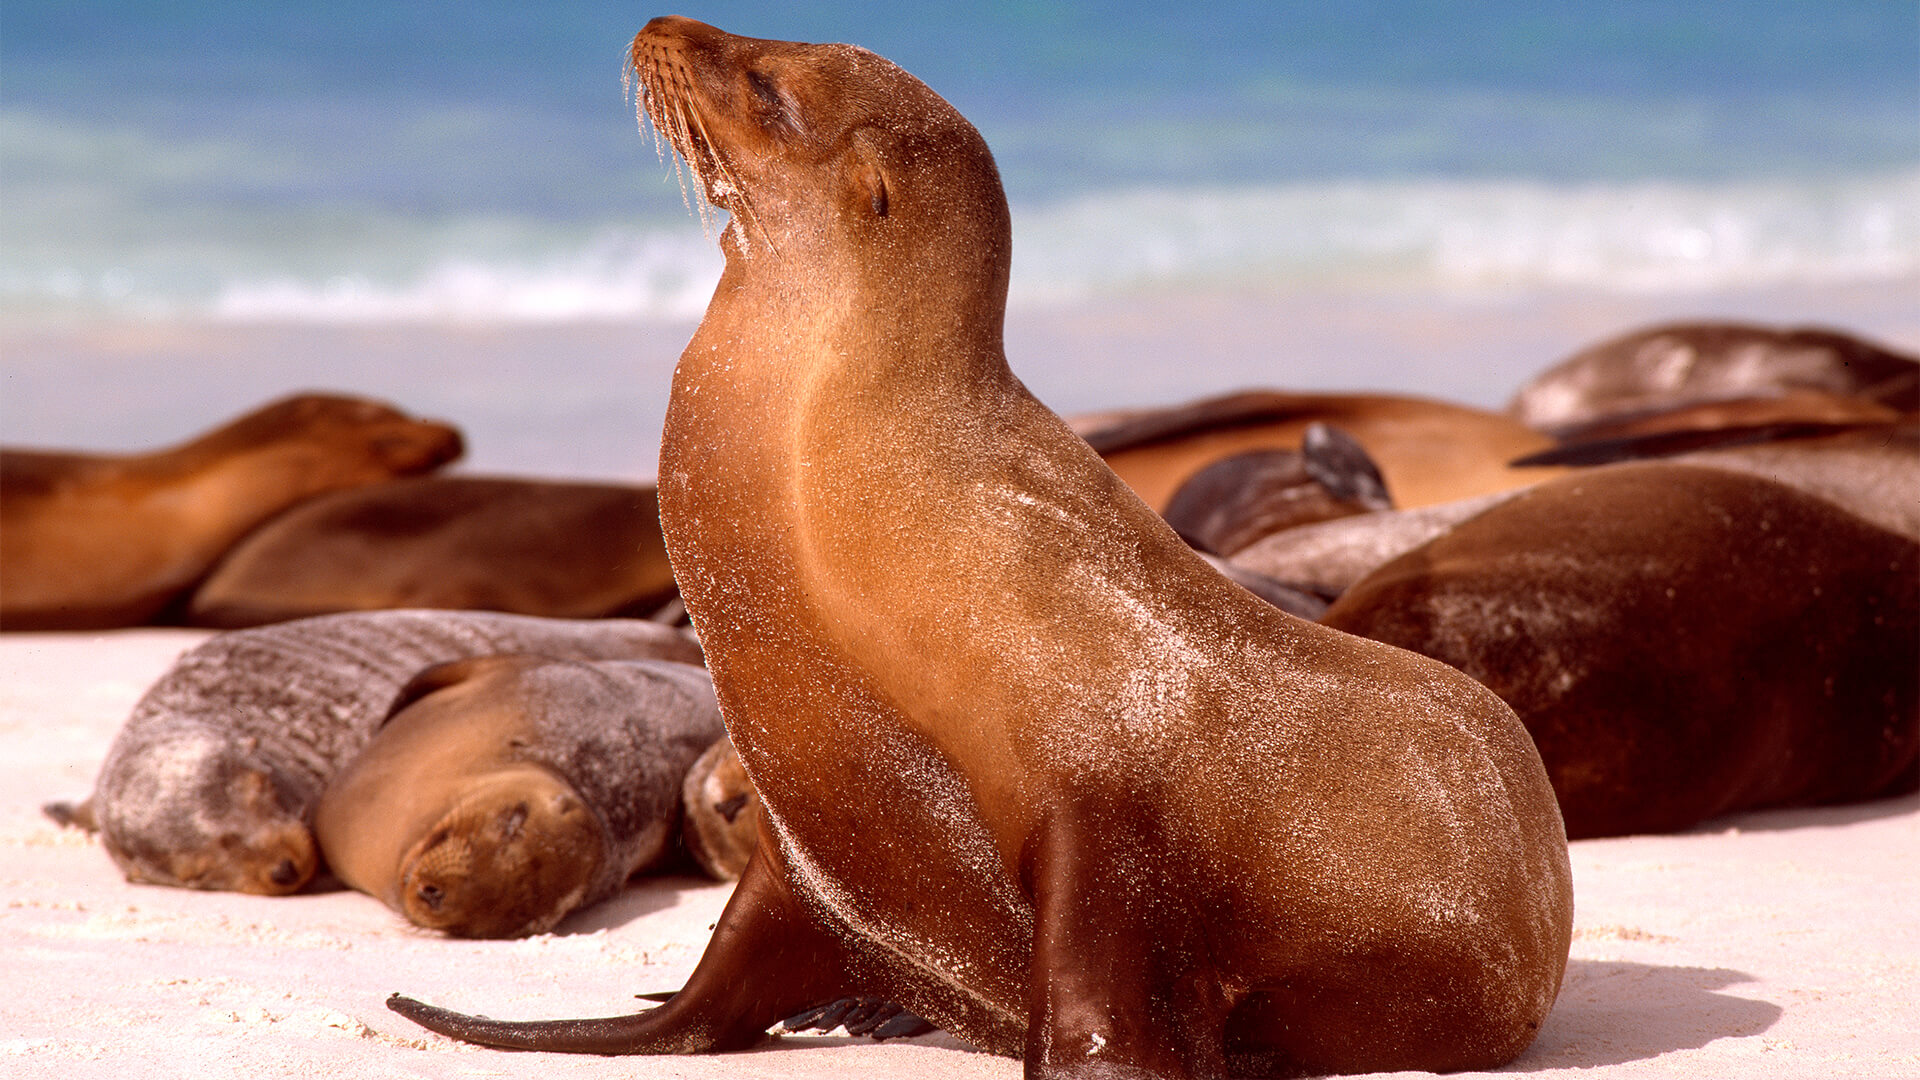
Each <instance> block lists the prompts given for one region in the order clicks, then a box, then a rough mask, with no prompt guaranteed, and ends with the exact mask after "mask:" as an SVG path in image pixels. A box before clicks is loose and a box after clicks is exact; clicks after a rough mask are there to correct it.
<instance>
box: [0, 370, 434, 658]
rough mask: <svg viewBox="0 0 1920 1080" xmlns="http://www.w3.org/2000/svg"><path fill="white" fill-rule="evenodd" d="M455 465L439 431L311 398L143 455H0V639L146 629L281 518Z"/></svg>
mask: <svg viewBox="0 0 1920 1080" xmlns="http://www.w3.org/2000/svg"><path fill="white" fill-rule="evenodd" d="M460 452H461V444H460V433H459V432H457V431H455V430H454V429H453V428H451V427H448V426H447V425H445V424H439V423H433V422H430V421H425V420H415V419H413V418H412V417H409V416H406V415H404V414H402V413H400V412H398V411H396V410H394V409H391V408H389V407H387V406H385V405H381V404H378V403H376V402H372V401H363V400H360V399H358V398H346V397H335V396H330V395H322V394H302V395H299V396H297V397H291V398H287V399H285V400H283V401H278V402H275V403H273V404H271V405H268V406H265V407H264V408H261V409H257V410H255V411H253V412H251V413H248V414H247V415H245V416H242V417H240V418H239V419H237V420H234V421H232V422H231V423H228V424H226V425H223V426H222V427H219V428H216V429H215V430H213V431H211V432H208V433H207V434H205V435H202V436H200V437H199V438H196V439H194V440H192V441H190V442H186V443H183V444H181V445H179V446H176V447H173V448H171V449H167V450H157V451H154V452H152V453H148V454H79V453H65V452H54V451H43V450H23V449H7V450H4V451H0V627H4V628H6V629H8V630H88V629H102V628H107V627H116V626H137V625H140V624H142V623H146V622H149V621H151V620H153V619H154V618H155V617H156V616H158V615H160V614H161V613H162V612H163V611H164V610H165V609H166V608H167V606H168V605H169V604H170V603H172V602H173V601H175V600H176V599H178V598H179V597H180V596H182V595H184V594H185V593H186V592H187V590H188V589H190V588H192V587H193V585H194V583H195V582H197V581H199V580H200V578H201V577H202V576H203V575H204V574H205V573H206V572H207V570H208V568H210V567H211V566H212V565H213V563H214V561H215V560H216V559H218V558H219V557H220V556H221V555H223V554H225V553H226V551H227V549H228V548H230V547H232V546H233V543H234V541H236V540H238V539H239V538H240V537H242V536H244V535H245V534H246V533H247V532H248V531H249V530H251V529H252V528H254V527H255V526H257V525H259V524H260V523H261V522H263V521H265V520H267V519H268V518H270V517H272V516H273V515H275V514H277V513H279V512H280V511H282V510H284V509H286V508H287V507H289V506H292V505H293V504H295V503H297V502H299V501H301V500H302V499H306V498H309V497H311V496H314V495H318V494H321V493H322V492H328V491H335V490H338V489H341V488H349V487H355V486H357V485H361V484H370V483H374V482H377V481H381V480H391V479H393V478H394V477H396V476H406V475H409V474H412V473H418V472H424V471H426V470H429V469H433V468H437V467H439V466H441V465H444V464H446V463H447V462H449V461H452V460H453V459H454V458H457V457H459V456H460Z"/></svg>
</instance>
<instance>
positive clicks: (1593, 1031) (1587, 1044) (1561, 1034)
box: [1499, 960, 1781, 1072]
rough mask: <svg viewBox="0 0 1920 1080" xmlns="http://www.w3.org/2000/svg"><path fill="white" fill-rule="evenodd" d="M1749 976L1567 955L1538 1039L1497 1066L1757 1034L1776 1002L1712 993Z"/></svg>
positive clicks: (1581, 1059) (1695, 1045) (1637, 1056)
mask: <svg viewBox="0 0 1920 1080" xmlns="http://www.w3.org/2000/svg"><path fill="white" fill-rule="evenodd" d="M1753 981H1754V978H1753V976H1751V975H1748V974H1746V973H1744V972H1740V971H1732V970H1729V969H1727V968H1697V967H1665V966H1662V965H1659V964H1631V963H1622V962H1616V961H1608V960H1569V961H1567V975H1566V978H1565V979H1564V980H1563V981H1562V982H1561V984H1560V999H1559V1000H1558V1001H1557V1002H1556V1003H1555V1004H1554V1007H1553V1013H1552V1014H1551V1015H1549V1016H1548V1017H1547V1022H1546V1024H1545V1025H1544V1026H1542V1027H1541V1029H1540V1037H1539V1039H1537V1040H1535V1042H1534V1044H1533V1045H1532V1046H1531V1047H1529V1048H1528V1049H1527V1052H1526V1053H1524V1054H1522V1055H1520V1057H1519V1058H1518V1059H1516V1060H1515V1061H1514V1062H1513V1063H1512V1064H1510V1065H1508V1066H1506V1068H1504V1069H1501V1070H1499V1071H1501V1072H1537V1071H1540V1070H1543V1069H1566V1068H1575V1069H1592V1068H1599V1067H1601V1066H1606V1065H1621V1064H1625V1063H1626V1062H1629V1061H1642V1060H1645V1059H1647V1058H1654V1057H1659V1056H1660V1055H1662V1054H1666V1053H1671V1052H1673V1051H1675V1050H1697V1049H1699V1048H1700V1047H1702V1046H1705V1045H1707V1044H1708V1043H1710V1042H1713V1041H1714V1040H1715V1039H1738V1038H1745V1037H1747V1036H1751V1035H1758V1034H1759V1033H1761V1032H1763V1031H1765V1030H1767V1029H1768V1028H1770V1027H1772V1026H1773V1024H1774V1021H1776V1020H1778V1019H1780V1012H1781V1010H1780V1006H1778V1005H1775V1004H1773V1003H1772V1002H1768V1001H1753V1000H1751V999H1748V998H1743V997H1736V996H1734V995H1732V994H1722V993H1717V992H1716V991H1720V990H1724V989H1726V988H1727V987H1730V986H1738V985H1739V984H1741V983H1750V982H1753Z"/></svg>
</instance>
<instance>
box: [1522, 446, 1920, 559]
mask: <svg viewBox="0 0 1920 1080" xmlns="http://www.w3.org/2000/svg"><path fill="white" fill-rule="evenodd" d="M1646 459H1658V460H1667V461H1673V462H1684V463H1690V464H1695V465H1708V466H1712V467H1714V468H1719V469H1731V470H1733V471H1735V472H1745V473H1752V474H1753V475H1756V476H1764V477H1766V478H1768V479H1770V480H1776V481H1779V482H1780V483H1783V484H1786V485H1788V486H1789V487H1796V488H1799V489H1800V490H1802V491H1805V492H1807V493H1808V494H1810V495H1818V496H1820V497H1821V498H1824V499H1829V500H1831V501H1833V502H1836V503H1838V504H1840V505H1841V506H1842V507H1845V508H1846V509H1847V510H1849V511H1851V512H1852V513H1854V514H1857V515H1859V516H1860V517H1863V518H1865V519H1867V520H1868V521H1870V522H1873V523H1874V524H1876V525H1879V526H1881V527H1883V528H1888V529H1892V530H1893V531H1895V532H1897V533H1900V534H1901V535H1902V536H1906V537H1908V538H1910V539H1920V423H1916V422H1915V421H1914V420H1912V419H1905V420H1900V421H1896V422H1892V423H1850V424H1839V423H1834V424H1812V423H1788V424H1784V425H1772V424H1762V425H1758V426H1754V427H1733V428H1717V429H1708V430H1679V431H1657V432H1651V433H1648V434H1644V435H1629V436H1622V437H1618V438H1602V439H1595V440H1592V441H1588V442H1570V443H1565V444H1562V445H1560V446H1558V447H1555V448H1554V449H1552V450H1547V451H1543V452H1541V453H1538V454H1533V455H1530V456H1529V457H1526V458H1522V459H1521V460H1520V462H1518V463H1519V464H1526V463H1530V462H1534V461H1540V462H1545V463H1549V464H1555V465H1604V464H1611V463H1614V462H1619V461H1633V460H1646Z"/></svg>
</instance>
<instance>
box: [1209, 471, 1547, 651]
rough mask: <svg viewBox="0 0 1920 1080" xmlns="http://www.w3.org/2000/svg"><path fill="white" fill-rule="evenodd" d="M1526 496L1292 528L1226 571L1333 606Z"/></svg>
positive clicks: (1503, 494) (1509, 494)
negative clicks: (1403, 559)
mask: <svg viewBox="0 0 1920 1080" xmlns="http://www.w3.org/2000/svg"><path fill="white" fill-rule="evenodd" d="M1524 490H1526V489H1525V488H1513V489H1510V490H1507V491H1497V492H1494V493H1492V494H1490V495H1476V496H1474V497H1472V498H1469V499H1459V500H1456V501H1454V502H1450V503H1436V504H1434V505H1432V506H1421V507H1415V508H1413V509H1411V510H1378V511H1375V512H1373V513H1370V514H1356V515H1354V516H1352V517H1343V518H1334V519H1332V520H1330V521H1320V522H1315V523H1313V524H1311V525H1300V526H1296V527H1295V528H1291V529H1285V530H1282V531H1280V532H1276V533H1271V534H1269V535H1267V536H1263V537H1261V538H1260V539H1259V540H1256V541H1254V542H1253V543H1251V544H1249V545H1247V546H1246V547H1244V548H1241V549H1240V550H1239V551H1236V552H1234V554H1233V557H1232V558H1231V559H1229V560H1227V565H1228V567H1230V568H1231V569H1233V570H1236V571H1240V572H1243V573H1250V574H1257V575H1260V576H1262V577H1265V578H1268V579H1271V580H1274V581H1281V582H1285V583H1287V584H1288V585H1290V586H1292V587H1293V588H1295V589H1299V590H1304V591H1305V592H1308V593H1310V594H1312V595H1314V596H1318V597H1321V598H1322V599H1325V600H1328V601H1331V600H1333V599H1334V598H1336V597H1338V596H1339V595H1340V594H1341V593H1344V592H1346V591H1347V590H1348V589H1349V588H1351V587H1352V586H1353V584H1354V582H1357V581H1359V580H1360V579H1361V578H1364V577H1366V576H1367V575H1368V574H1371V573H1373V572H1374V571H1375V570H1377V569H1379V568H1380V567H1381V566H1382V565H1384V564H1385V563H1387V562H1389V561H1391V560H1392V559H1395V558H1397V557H1399V556H1400V555H1403V554H1405V553H1406V552H1409V551H1412V550H1413V549H1414V548H1417V547H1419V546H1420V545H1421V544H1424V543H1426V542H1428V541H1429V540H1432V539H1433V538H1434V537H1436V536H1440V535H1442V534H1443V533H1445V532H1446V531H1447V530H1449V529H1451V528H1453V527H1454V526H1455V525H1458V524H1460V523H1461V522H1463V521H1466V520H1468V519H1470V518H1473V517H1474V516H1476V515H1478V514H1480V513H1482V512H1483V511H1485V510H1488V509H1490V508H1492V507H1495V506H1498V505H1500V504H1501V503H1503V502H1506V501H1507V500H1508V499H1511V498H1513V497H1514V496H1516V495H1519V494H1520V493H1521V492H1522V491H1524ZM1323 611H1324V609H1323ZM1314 618H1316V619H1317V618H1319V616H1318V615H1315V616H1314Z"/></svg>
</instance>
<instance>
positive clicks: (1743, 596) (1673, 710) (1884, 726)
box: [1323, 463, 1920, 837]
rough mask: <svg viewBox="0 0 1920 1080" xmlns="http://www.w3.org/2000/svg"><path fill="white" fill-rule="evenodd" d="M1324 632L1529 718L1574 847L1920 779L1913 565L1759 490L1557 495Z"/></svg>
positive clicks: (1358, 604)
mask: <svg viewBox="0 0 1920 1080" xmlns="http://www.w3.org/2000/svg"><path fill="white" fill-rule="evenodd" d="M1323 622H1324V623H1325V624H1326V625H1328V626H1332V627H1336V628H1338V629H1341V630H1346V631H1349V632H1351V633H1356V634H1364V635H1366V636H1368V637H1372V638H1376V639H1377V640H1381V641H1385V642H1389V643H1391V644H1395V645H1399V646H1401V647H1402V648H1407V649H1412V650H1414V651H1416V652H1420V653H1424V654H1425V655H1428V656H1432V657H1434V658H1436V659H1439V660H1444V661H1446V662H1447V663H1449V664H1451V665H1453V666H1454V667H1457V668H1459V669H1460V670H1461V671H1464V672H1466V673H1467V674H1469V675H1471V676H1473V677H1474V678H1475V679H1477V680H1479V681H1480V682H1482V683H1484V684H1486V685H1487V686H1488V687H1489V688H1491V689H1492V690H1493V691H1494V692H1495V693H1498V694H1499V695H1500V696H1501V697H1502V698H1503V699H1505V700H1506V702H1507V703H1508V704H1510V705H1512V706H1513V707H1514V710H1515V711H1516V712H1518V713H1519V714H1520V718H1521V720H1523V721H1524V722H1525V723H1526V725H1527V729H1528V731H1529V732H1531V733H1532V735H1533V738H1534V742H1535V743H1536V744H1537V745H1538V746H1539V748H1540V753H1541V756H1542V757H1543V758H1544V759H1545V761H1546V765H1547V772H1548V774H1549V775H1550V776H1552V778H1553V783H1554V791H1555V793H1556V795H1557V796H1558V797H1559V799H1560V807H1561V811H1562V813H1563V814H1564V815H1565V816H1566V824H1567V833H1568V835H1569V836H1573V837H1591V836H1613V835H1619V834H1623V833H1642V832H1669V831H1673V830H1677V829H1684V828H1688V827H1690V826H1692V825H1695V824H1697V823H1699V822H1701V821H1703V820H1706V819H1707V818H1710V817H1713V816H1715V815H1717V814H1723V813H1728V812H1731V811H1734V810H1744V809H1754V808H1759V807H1768V806H1786V805H1810V804H1817V803H1831V802H1849V801H1855V800H1860V799H1869V798H1875V797H1880V796H1884V795H1889V794H1894V793H1897V792H1898V791H1902V790H1912V789H1913V787H1914V786H1915V780H1916V777H1920V773H1916V765H1915V762H1916V748H1917V747H1920V544H1916V543H1915V542H1914V541H1913V540H1911V539H1909V538H1905V537H1902V536H1899V535H1896V534H1895V533H1892V532H1889V531H1887V530H1885V529H1881V528H1877V527H1875V526H1873V525H1871V524H1868V523H1867V522H1865V521H1863V520H1861V519H1860V518H1858V517H1856V516H1854V515H1852V514H1849V513H1847V512H1845V511H1843V510H1841V509H1839V508H1838V507H1837V506H1835V505H1833V504H1832V503H1830V502H1827V501H1825V500H1822V499H1816V498H1813V497H1811V496H1808V495H1806V494H1803V493H1801V492H1800V491H1797V490H1795V489H1793V488H1790V487H1787V486H1785V485H1782V484H1776V483H1773V482H1771V481H1768V480H1764V479H1761V478H1758V477H1754V476H1748V475H1742V474H1736V473H1731V472H1726V471H1722V470H1719V469H1708V468H1701V467H1697V466H1688V465H1674V464H1657V463H1641V464H1628V465H1616V466H1610V467H1605V468H1600V469H1595V470H1592V471H1589V472H1583V473H1579V474H1576V475H1574V476H1569V477H1564V478H1562V479H1559V480H1555V481H1552V482H1550V483H1547V484H1543V485H1541V486H1539V487H1537V488H1534V489H1532V490H1530V491H1527V492H1525V493H1522V494H1521V495H1518V496H1516V497H1515V498H1513V499H1511V500H1509V501H1507V502H1504V503H1502V504H1501V505H1499V506H1496V507H1494V508H1492V509H1489V510H1487V511H1485V512H1484V513H1482V514H1480V515H1478V516H1477V517H1474V518H1472V519H1470V520H1468V521H1466V522H1464V523H1462V524H1459V525H1457V526H1455V527H1454V528H1453V529H1452V530H1451V531H1449V532H1447V533H1446V534H1444V535H1442V536H1441V537H1439V538H1438V539H1436V540H1434V541H1432V542H1431V543H1428V544H1426V545H1425V546H1423V547H1420V548H1416V549H1414V550H1413V551H1410V552H1408V553H1407V554H1405V555H1403V556H1401V557H1400V558H1398V559H1396V560H1394V561H1392V562H1390V563H1388V564H1387V565H1385V566H1382V567H1381V568H1380V569H1378V570H1377V571H1375V572H1374V573H1373V574H1371V575H1370V576H1368V577H1367V578H1365V579H1363V580H1362V581H1360V582H1359V583H1358V584H1356V585H1355V586H1354V587H1353V588H1352V589H1350V590H1348V591H1347V593H1346V594H1345V595H1344V596H1342V597H1341V598H1340V600H1339V601H1338V602H1336V603H1335V604H1334V605H1333V607H1332V608H1331V609H1329V610H1328V612H1327V614H1326V616H1325V618H1324V620H1323Z"/></svg>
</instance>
